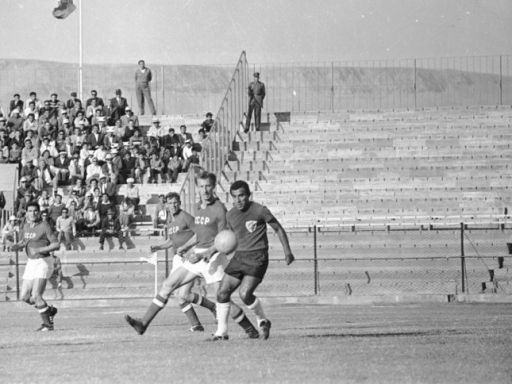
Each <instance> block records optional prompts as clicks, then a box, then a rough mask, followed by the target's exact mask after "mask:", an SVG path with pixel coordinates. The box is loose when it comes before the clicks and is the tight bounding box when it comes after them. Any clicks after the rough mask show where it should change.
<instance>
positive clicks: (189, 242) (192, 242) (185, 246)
mask: <svg viewBox="0 0 512 384" xmlns="http://www.w3.org/2000/svg"><path fill="white" fill-rule="evenodd" d="M196 244H197V235H196V234H195V233H194V236H192V237H191V238H190V239H188V240H187V242H186V243H185V244H183V245H182V246H180V247H178V248H177V249H176V253H177V254H178V255H180V256H183V254H184V253H186V252H187V251H189V250H190V248H192V247H193V246H194V245H196Z"/></svg>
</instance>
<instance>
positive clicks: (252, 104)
mask: <svg viewBox="0 0 512 384" xmlns="http://www.w3.org/2000/svg"><path fill="white" fill-rule="evenodd" d="M253 76H254V81H253V82H251V83H250V84H249V110H248V111H247V120H246V122H245V128H244V132H245V133H247V132H249V129H250V128H251V115H252V113H253V111H254V127H255V128H256V130H257V131H259V129H260V124H261V109H262V108H263V99H264V98H265V84H263V83H262V82H261V81H260V73H259V72H254V75H253Z"/></svg>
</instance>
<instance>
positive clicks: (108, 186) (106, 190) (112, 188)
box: [98, 175, 117, 203]
mask: <svg viewBox="0 0 512 384" xmlns="http://www.w3.org/2000/svg"><path fill="white" fill-rule="evenodd" d="M98 188H99V189H100V193H102V194H106V195H107V196H108V199H109V201H110V202H112V203H114V202H115V198H116V194H117V186H116V184H115V183H113V182H111V181H110V178H109V177H108V176H105V175H103V176H101V177H100V183H99V184H98Z"/></svg>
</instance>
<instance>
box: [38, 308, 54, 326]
mask: <svg viewBox="0 0 512 384" xmlns="http://www.w3.org/2000/svg"><path fill="white" fill-rule="evenodd" d="M36 309H37V310H38V311H39V315H40V316H41V319H43V324H44V325H48V326H50V325H51V324H50V311H48V310H49V309H50V307H48V305H47V304H46V303H44V304H43V305H40V306H36Z"/></svg>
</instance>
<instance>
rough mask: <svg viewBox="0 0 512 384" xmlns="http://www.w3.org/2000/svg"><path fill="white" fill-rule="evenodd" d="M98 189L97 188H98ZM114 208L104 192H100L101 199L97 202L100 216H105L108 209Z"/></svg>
mask: <svg viewBox="0 0 512 384" xmlns="http://www.w3.org/2000/svg"><path fill="white" fill-rule="evenodd" d="M98 191H99V189H98ZM111 209H112V210H113V209H115V207H114V204H112V202H111V201H110V199H109V197H108V195H107V194H106V193H102V194H101V199H100V201H99V203H98V213H99V214H100V217H106V216H107V213H108V211H109V210H111Z"/></svg>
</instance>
